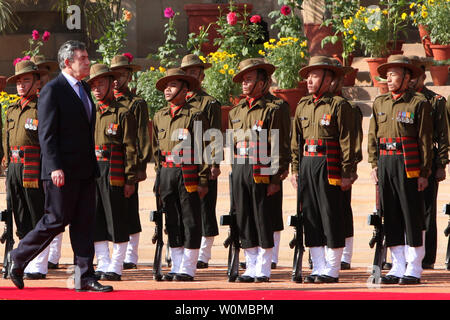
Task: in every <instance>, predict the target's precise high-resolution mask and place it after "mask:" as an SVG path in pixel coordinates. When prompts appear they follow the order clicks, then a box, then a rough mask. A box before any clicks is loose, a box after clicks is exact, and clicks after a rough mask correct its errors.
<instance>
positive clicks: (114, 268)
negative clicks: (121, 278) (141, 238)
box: [107, 242, 128, 274]
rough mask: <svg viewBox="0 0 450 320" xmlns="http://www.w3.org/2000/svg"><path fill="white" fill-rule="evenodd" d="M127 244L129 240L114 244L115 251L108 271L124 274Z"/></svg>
mask: <svg viewBox="0 0 450 320" xmlns="http://www.w3.org/2000/svg"><path fill="white" fill-rule="evenodd" d="M127 245H128V242H119V243H114V244H113V253H112V256H111V262H110V263H109V266H108V271H107V272H114V273H117V274H122V269H123V261H124V260H125V254H126V252H127Z"/></svg>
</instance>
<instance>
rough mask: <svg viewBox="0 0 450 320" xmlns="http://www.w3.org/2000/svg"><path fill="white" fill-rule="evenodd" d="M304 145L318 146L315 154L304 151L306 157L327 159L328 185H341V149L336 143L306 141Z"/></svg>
mask: <svg viewBox="0 0 450 320" xmlns="http://www.w3.org/2000/svg"><path fill="white" fill-rule="evenodd" d="M305 145H307V146H318V149H317V152H311V151H308V150H305V152H304V155H305V156H307V157H314V156H316V157H322V156H326V158H327V171H328V183H329V184H331V185H333V186H340V185H341V148H340V146H339V143H338V142H337V141H333V140H324V139H317V140H314V139H306V140H305Z"/></svg>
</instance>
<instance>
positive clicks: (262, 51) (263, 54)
mask: <svg viewBox="0 0 450 320" xmlns="http://www.w3.org/2000/svg"><path fill="white" fill-rule="evenodd" d="M258 53H259V54H260V55H262V56H265V55H266V53H265V52H264V50H259V51H258ZM230 70H231V69H230Z"/></svg>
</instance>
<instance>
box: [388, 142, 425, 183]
mask: <svg viewBox="0 0 450 320" xmlns="http://www.w3.org/2000/svg"><path fill="white" fill-rule="evenodd" d="M392 143H396V144H397V145H400V144H401V148H400V147H398V148H396V149H395V150H386V149H384V148H380V155H401V154H403V159H404V162H405V171H406V176H407V177H408V178H418V177H419V175H420V153H419V144H418V143H417V139H416V138H413V137H396V138H380V145H383V144H384V145H386V144H392Z"/></svg>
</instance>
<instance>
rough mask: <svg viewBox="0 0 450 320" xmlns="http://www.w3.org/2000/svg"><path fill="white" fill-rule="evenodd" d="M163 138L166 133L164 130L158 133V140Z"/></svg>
mask: <svg viewBox="0 0 450 320" xmlns="http://www.w3.org/2000/svg"><path fill="white" fill-rule="evenodd" d="M165 137H166V131H165V130H162V131H161V130H160V131H158V140H164V138H165Z"/></svg>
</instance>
